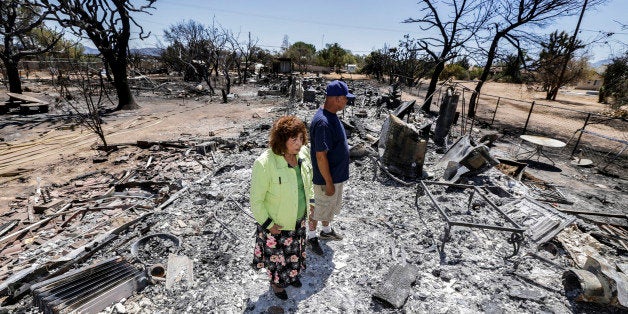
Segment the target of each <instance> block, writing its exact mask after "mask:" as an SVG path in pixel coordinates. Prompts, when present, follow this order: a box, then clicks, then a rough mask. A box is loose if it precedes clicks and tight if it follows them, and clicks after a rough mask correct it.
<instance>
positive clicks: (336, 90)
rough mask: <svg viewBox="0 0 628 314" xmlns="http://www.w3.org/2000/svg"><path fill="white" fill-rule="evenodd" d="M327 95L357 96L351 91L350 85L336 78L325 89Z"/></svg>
mask: <svg viewBox="0 0 628 314" xmlns="http://www.w3.org/2000/svg"><path fill="white" fill-rule="evenodd" d="M325 95H327V96H347V98H355V95H353V94H351V93H349V87H348V86H347V84H346V83H345V82H343V81H339V80H335V81H331V82H330V83H329V84H327V89H326V90H325Z"/></svg>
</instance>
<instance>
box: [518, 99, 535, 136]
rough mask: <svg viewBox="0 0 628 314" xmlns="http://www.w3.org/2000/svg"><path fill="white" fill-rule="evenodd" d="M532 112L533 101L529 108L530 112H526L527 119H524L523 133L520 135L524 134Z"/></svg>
mask: <svg viewBox="0 0 628 314" xmlns="http://www.w3.org/2000/svg"><path fill="white" fill-rule="evenodd" d="M532 110H534V101H533V102H532V105H531V106H530V112H528V118H527V119H526V125H524V126H523V132H522V133H521V134H522V135H523V134H526V130H527V129H528V122H530V116H531V115H532Z"/></svg>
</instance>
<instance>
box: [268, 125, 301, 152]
mask: <svg viewBox="0 0 628 314" xmlns="http://www.w3.org/2000/svg"><path fill="white" fill-rule="evenodd" d="M299 134H300V135H302V136H303V145H306V144H307V129H306V128H305V123H303V121H301V120H299V118H297V117H295V116H283V117H281V118H279V119H277V121H275V123H274V124H273V128H272V129H270V141H269V146H270V148H271V149H272V150H273V153H275V154H277V155H283V154H284V153H285V152H286V141H288V139H290V138H293V137H295V136H298V135H299Z"/></svg>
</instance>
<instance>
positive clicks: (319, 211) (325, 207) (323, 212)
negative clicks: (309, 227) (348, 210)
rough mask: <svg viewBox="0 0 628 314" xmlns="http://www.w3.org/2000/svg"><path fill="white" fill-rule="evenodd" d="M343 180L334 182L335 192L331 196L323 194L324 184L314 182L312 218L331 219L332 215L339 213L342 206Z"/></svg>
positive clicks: (319, 219)
mask: <svg viewBox="0 0 628 314" xmlns="http://www.w3.org/2000/svg"><path fill="white" fill-rule="evenodd" d="M343 186H344V182H341V183H334V187H335V188H336V192H335V193H334V195H332V196H327V195H325V185H316V184H314V213H313V214H312V216H311V217H312V219H314V220H317V221H332V220H334V215H338V214H340V209H341V208H342V188H343Z"/></svg>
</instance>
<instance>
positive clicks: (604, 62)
mask: <svg viewBox="0 0 628 314" xmlns="http://www.w3.org/2000/svg"><path fill="white" fill-rule="evenodd" d="M612 62H613V59H604V60H600V61H597V62H594V63H591V66H592V67H593V68H595V69H597V68H599V67H601V66H604V65H609V64H611V63H612Z"/></svg>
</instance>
